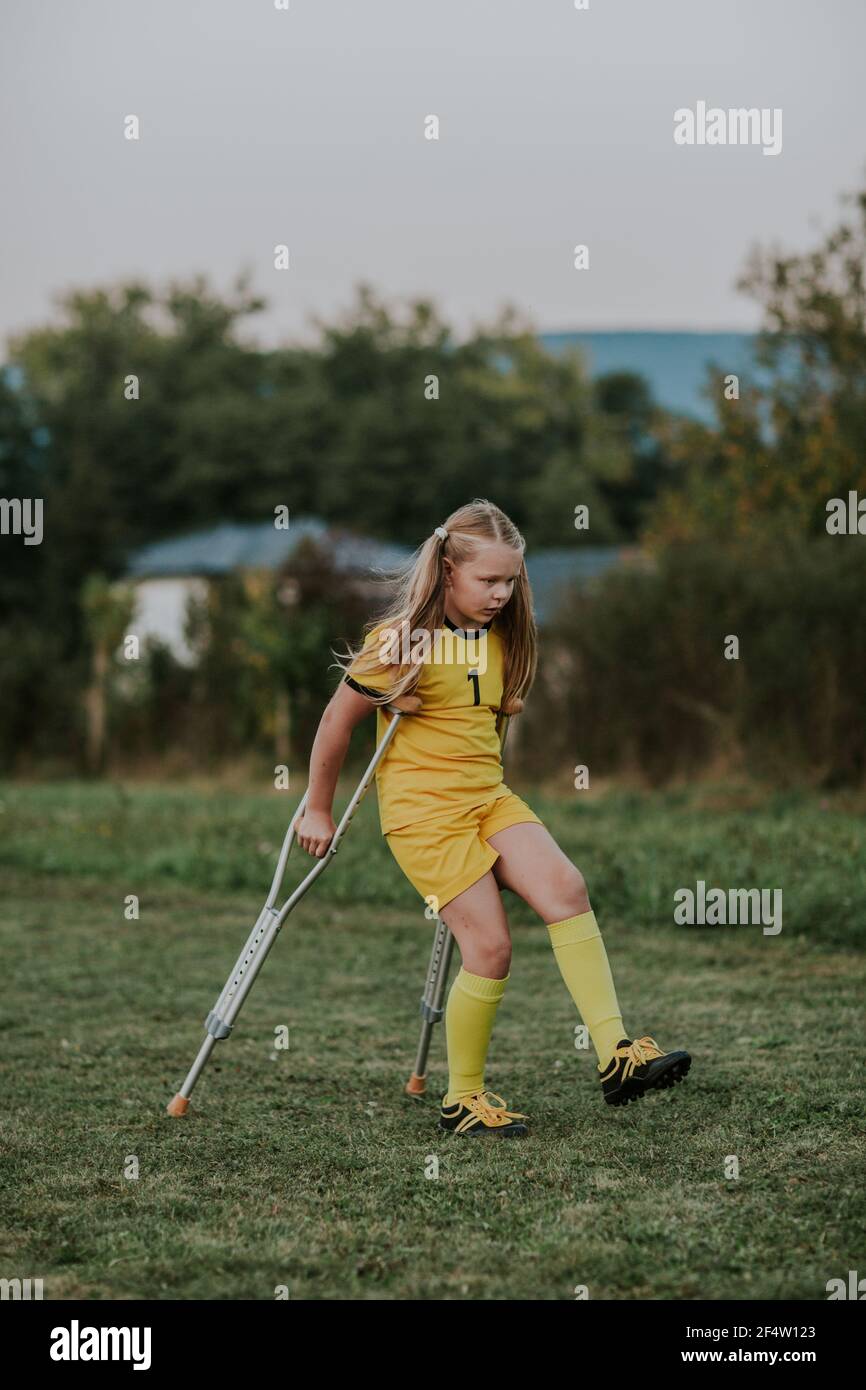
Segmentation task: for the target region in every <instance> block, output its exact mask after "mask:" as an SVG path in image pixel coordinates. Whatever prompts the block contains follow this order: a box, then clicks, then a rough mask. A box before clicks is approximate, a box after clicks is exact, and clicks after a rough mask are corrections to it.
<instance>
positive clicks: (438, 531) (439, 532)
mask: <svg viewBox="0 0 866 1390" xmlns="http://www.w3.org/2000/svg"><path fill="white" fill-rule="evenodd" d="M433 534H434V536H438V537H439V539H440V540H443V541H447V539H448V532H447V531H446V530H445V527H444V526H437V527H435V529H434V531H433Z"/></svg>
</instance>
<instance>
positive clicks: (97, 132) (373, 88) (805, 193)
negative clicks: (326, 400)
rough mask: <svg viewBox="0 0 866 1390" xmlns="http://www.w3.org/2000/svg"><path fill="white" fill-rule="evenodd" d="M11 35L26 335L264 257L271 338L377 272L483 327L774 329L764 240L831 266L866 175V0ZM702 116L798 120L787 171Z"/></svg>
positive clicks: (303, 14) (784, 152)
mask: <svg viewBox="0 0 866 1390" xmlns="http://www.w3.org/2000/svg"><path fill="white" fill-rule="evenodd" d="M0 24H2V44H0V53H2V57H0V102H2V164H3V179H2V189H3V194H4V199H3V202H4V209H3V216H2V223H0V226H2V231H0V238H2V256H0V276H2V281H0V335H2V338H3V340H4V345H5V338H6V335H7V334H8V333H9V332H10V331H17V330H19V329H22V328H25V327H28V326H35V325H37V324H40V323H44V322H46V321H50V320H51V319H52V318H53V317H55V315H56V311H55V309H54V307H53V296H54V295H55V294H56V292H58V291H60V290H63V289H66V288H69V287H80V288H85V287H95V286H97V285H99V286H109V285H111V284H112V283H115V282H116V281H117V280H118V279H120V278H121V277H124V276H129V275H137V276H141V277H145V278H146V279H147V280H148V281H150V282H151V283H152V284H153V285H154V286H155V287H160V286H164V285H165V284H166V283H167V281H168V279H169V278H171V277H185V276H189V275H192V274H194V273H195V272H197V271H204V272H206V273H207V274H208V276H209V277H210V279H211V283H212V285H213V286H214V287H215V288H216V289H217V290H218V291H220V292H228V291H229V289H230V286H231V284H232V281H233V280H234V278H235V276H236V275H237V273H238V272H239V271H240V270H241V269H246V268H248V269H250V270H251V271H252V276H253V279H252V284H253V288H254V289H256V290H257V291H259V292H260V293H261V294H263V295H264V296H265V297H266V298H267V299H268V300H269V303H270V305H271V308H270V310H269V312H268V313H267V314H266V315H264V314H263V315H260V316H258V317H257V318H256V319H255V320H253V321H251V322H250V324H249V325H248V327H247V329H246V330H245V334H244V336H246V337H248V338H251V339H252V338H255V339H257V340H258V341H260V342H262V343H264V344H268V345H272V344H276V343H280V342H302V341H309V340H310V338H311V335H312V329H311V326H310V323H309V321H308V315H310V314H312V313H315V314H317V315H321V316H324V317H329V316H333V315H338V314H340V313H342V312H343V311H345V310H346V309H347V308H348V306H349V305H350V303H351V302H352V300H353V298H354V286H355V285H356V284H357V282H358V281H360V280H362V279H364V280H368V281H370V282H371V283H372V284H373V285H374V286H375V287H376V289H377V290H378V291H379V292H381V293H382V294H383V295H385V296H386V297H387V298H389V300H395V301H399V300H405V299H406V298H407V297H411V296H416V295H421V294H423V295H426V296H429V297H432V298H433V299H434V300H435V301H436V303H437V304H438V305H439V306H440V308H441V310H442V311H443V313H444V314H445V316H446V317H447V318H448V319H449V320H450V321H451V322H452V323H453V325H454V326H455V328H456V330H457V332H458V335H462V334H463V333H465V332H467V331H469V330H471V328H472V326H473V325H474V324H477V323H481V322H483V321H489V320H490V318H491V317H492V316H493V315H494V314H495V313H496V312H497V311H498V309H499V308H500V307H501V306H502V305H503V304H504V303H505V302H506V301H507V300H510V301H511V302H512V303H514V304H516V305H517V306H519V307H520V308H521V309H522V310H523V311H524V312H525V313H526V314H527V315H528V316H529V318H530V320H531V322H532V323H533V325H534V326H535V327H536V328H537V329H538V330H539V331H550V330H567V329H580V330H588V329H598V328H696V329H723V328H729V329H736V328H742V329H751V328H755V327H757V326H758V322H759V310H758V307H757V305H756V304H754V303H753V301H751V300H750V299H748V298H746V297H745V296H743V295H741V294H738V293H737V292H736V290H735V289H734V280H735V278H736V276H737V274H738V273H739V271H740V270H741V269H742V266H743V261H744V257H745V254H746V252H747V250H748V248H749V246H750V245H751V244H752V243H753V242H755V241H760V242H761V243H763V244H765V245H769V244H771V243H772V242H773V241H779V240H780V241H781V244H782V245H784V246H785V248H786V249H789V250H802V249H807V248H811V247H812V246H813V245H814V244H815V242H816V240H817V238H818V235H819V233H820V231H821V230H823V229H827V228H829V227H831V226H833V225H835V223H836V221H837V219H838V217H839V215H840V213H841V211H842V208H841V205H840V203H839V201H838V199H839V195H840V194H841V193H842V192H846V191H852V190H854V189H857V188H860V187H861V186H863V184H864V183H866V174H864V171H866V119H864V116H866V83H864V81H863V63H864V52H866V0H821V2H820V3H816V2H815V0H658V2H657V3H653V0H589V9H588V10H587V11H579V10H577V9H575V7H574V0H430V3H420V0H371V3H364V2H363V0H290V4H289V8H288V10H287V11H285V12H284V11H280V10H277V9H275V7H274V3H273V0H137V3H132V0H0ZM699 101H705V102H706V103H707V104H708V105H709V106H718V107H721V108H723V109H725V110H727V109H728V108H732V107H740V106H745V107H757V108H767V110H768V111H770V110H772V109H774V108H781V110H782V149H781V153H779V154H778V155H777V156H771V155H765V154H764V153H763V151H762V148H761V147H760V146H756V145H727V146H709V145H703V146H697V145H693V146H678V145H677V144H675V142H674V139H673V130H674V111H675V110H676V109H678V108H682V107H691V108H692V109H694V108H696V105H697V103H698V102H699ZM130 114H132V115H135V116H137V117H138V118H139V121H140V125H141V130H140V139H139V140H138V141H129V140H127V139H125V138H124V132H123V122H124V119H125V117H127V116H128V115H130ZM429 115H435V116H437V117H438V119H439V122H440V138H439V139H438V140H437V141H431V140H427V139H425V138H424V121H425V118H426V117H428V116H429ZM279 243H285V244H286V245H287V246H288V247H289V257H290V264H289V269H288V270H286V271H281V270H277V269H275V268H274V247H275V245H277V244H279ZM578 243H585V244H587V245H588V246H589V250H590V268H589V270H588V271H577V270H575V269H574V268H573V248H574V246H575V245H576V244H578Z"/></svg>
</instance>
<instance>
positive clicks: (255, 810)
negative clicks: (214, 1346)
mask: <svg viewBox="0 0 866 1390" xmlns="http://www.w3.org/2000/svg"><path fill="white" fill-rule="evenodd" d="M512 785H514V786H515V790H519V791H520V793H521V794H522V795H524V796H526V797H527V799H529V800H530V801H531V803H532V805H533V806H534V807H535V809H536V810H537V811H538V813H539V814H540V815H542V817H543V818H544V820H545V823H546V824H547V825H548V826H549V828H550V830H551V831H552V833H553V834H554V835H555V836H556V838H557V839H558V841H559V842H560V844H562V846H563V847H564V848H565V850H566V851H567V853H569V855H570V856H571V858H572V859H573V860H574V862H575V863H576V864H578V865H579V866H580V868H581V869H582V870H583V872H584V874H585V876H586V878H587V881H588V884H589V888H590V894H591V897H592V901H593V906H594V908H595V910H596V913H597V916H598V920H599V924H600V926H601V930H602V933H603V936H604V939H605V943H606V945H607V950H608V954H609V957H610V960H611V964H612V967H613V972H614V978H615V981H616V985H617V991H618V995H619V999H620V1003H621V1005H622V1006H623V1013H624V1018H625V1022H626V1026H627V1027H628V1029H629V1030H630V1031H631V1033H632V1034H633V1035H635V1036H639V1035H641V1034H643V1033H651V1034H652V1035H653V1036H655V1037H656V1038H658V1040H659V1042H660V1043H661V1045H662V1046H663V1047H666V1048H669V1049H670V1048H675V1047H687V1048H688V1049H689V1051H691V1053H692V1055H693V1058H694V1061H693V1066H692V1072H691V1074H690V1076H689V1078H688V1079H687V1080H686V1082H685V1083H683V1084H681V1085H680V1086H678V1087H676V1088H675V1089H674V1090H673V1091H668V1092H664V1093H661V1094H657V1095H651V1096H648V1097H646V1098H645V1099H644V1100H643V1101H641V1102H639V1103H638V1104H636V1105H631V1106H628V1107H626V1108H625V1109H624V1110H614V1109H612V1108H611V1107H608V1106H606V1105H604V1103H603V1102H602V1099H601V1094H600V1088H599V1085H598V1082H597V1080H596V1072H595V1057H594V1054H593V1053H592V1052H586V1051H581V1052H578V1051H576V1050H575V1047H574V1038H573V1030H574V1025H575V1023H576V1022H577V1021H578V1016H577V1014H576V1012H575V1010H574V1006H573V1004H572V1002H571V999H570V998H569V996H568V994H567V992H566V990H565V987H564V985H563V983H562V980H561V978H560V976H559V972H558V970H557V968H556V965H555V962H554V958H553V955H552V952H551V949H550V946H549V943H548V938H547V932H546V930H545V928H544V926H543V925H542V924H541V923H540V922H539V921H538V920H537V919H536V918H534V916H533V914H532V913H531V912H530V910H529V909H528V908H527V907H526V905H525V904H524V903H522V902H521V901H519V900H518V899H516V898H514V897H513V896H512V895H511V894H506V895H505V902H506V909H507V912H508V915H509V920H510V922H511V924H512V928H513V938H514V958H513V963H512V967H511V970H512V974H511V981H510V983H509V987H508V991H507V993H506V996H505V1000H504V1002H503V1005H502V1006H501V1007H500V1010H499V1015H498V1018H497V1023H496V1028H495V1031H494V1034H493V1041H492V1045H491V1051H490V1057H489V1064H488V1070H487V1078H486V1080H487V1085H488V1086H489V1087H490V1088H491V1089H493V1090H494V1091H498V1092H499V1093H500V1094H501V1095H503V1096H504V1097H505V1099H506V1100H507V1101H508V1104H509V1107H510V1108H512V1109H517V1110H521V1111H523V1112H525V1113H528V1115H529V1116H530V1125H531V1132H530V1135H529V1136H528V1137H527V1138H526V1139H524V1140H522V1141H520V1140H516V1141H513V1142H508V1143H504V1142H502V1141H498V1142H497V1141H496V1140H495V1139H492V1138H489V1139H486V1140H484V1141H480V1142H478V1143H473V1142H470V1141H462V1140H460V1139H458V1138H456V1137H454V1136H450V1135H443V1134H442V1133H441V1132H440V1131H438V1130H437V1128H436V1119H437V1107H438V1100H439V1097H440V1096H441V1093H442V1091H443V1090H444V1088H445V1085H446V1083H447V1073H446V1068H445V1060H444V1058H445V1051H444V1048H445V1039H444V1028H442V1027H438V1028H437V1029H436V1030H435V1032H434V1039H433V1046H432V1051H431V1059H430V1075H429V1094H428V1097H427V1098H425V1099H424V1100H422V1101H413V1100H410V1099H409V1098H407V1097H406V1096H405V1095H404V1094H403V1083H404V1081H405V1080H406V1077H407V1075H408V1073H409V1071H410V1069H411V1065H412V1061H413V1057H414V1050H415V1045H416V1041H417V1035H418V1028H419V1018H418V999H419V996H420V992H421V987H422V984H423V976H424V972H425V969H426V965H427V959H428V954H429V949H430V943H431V939H432V930H433V928H432V924H431V923H430V922H428V921H426V920H425V918H424V915H423V910H422V909H423V904H421V901H420V899H419V898H418V897H417V895H416V894H415V892H414V890H413V889H412V887H411V886H410V885H409V883H408V882H407V881H406V880H405V879H404V878H403V876H402V874H401V872H400V870H399V869H398V867H397V865H396V864H395V862H394V861H393V860H392V859H391V857H390V854H389V852H388V849H387V846H386V845H385V844H384V842H383V841H382V839H381V836H380V834H379V827H378V820H377V816H376V808H375V799H374V794H373V793H371V794H370V795H369V797H368V798H367V800H366V801H365V803H364V805H363V806H362V808H361V810H360V811H359V813H358V815H357V816H356V818H355V821H354V822H353V825H352V827H351V830H350V833H349V835H348V836H347V839H346V841H345V842H344V845H343V847H342V848H341V850H340V853H339V855H338V857H337V859H336V861H335V862H334V864H333V865H331V866H330V868H329V869H328V871H327V872H326V873H325V875H324V876H323V878H322V879H321V880H320V881H319V883H318V884H317V885H316V886H315V887H314V888H313V890H312V891H311V892H310V894H309V895H308V896H307V897H306V898H305V899H304V900H303V902H302V903H301V904H300V906H299V907H298V909H297V910H296V912H295V913H293V914H292V916H291V917H290V919H289V921H288V923H287V926H286V928H285V929H284V931H283V933H282V935H281V937H280V939H279V940H278V942H277V944H276V946H275V948H274V952H273V954H272V955H271V957H270V959H269V960H268V962H267V964H266V965H265V967H264V970H263V973H262V975H261V976H260V978H259V980H258V982H257V983H256V986H255V989H254V990H253V992H252V994H251V996H250V999H249V1001H248V1003H247V1005H246V1006H245V1009H244V1011H243V1013H242V1015H241V1018H240V1022H239V1024H238V1025H237V1028H236V1031H235V1034H234V1036H233V1037H232V1038H231V1039H230V1040H229V1041H228V1042H225V1043H222V1044H220V1045H219V1046H218V1048H217V1050H216V1051H215V1053H214V1055H213V1057H212V1059H211V1063H210V1065H209V1067H208V1068H207V1070H206V1071H205V1074H204V1077H203V1079H202V1081H201V1082H200V1084H199V1086H198V1088H197V1090H196V1092H195V1094H194V1097H193V1103H192V1107H191V1109H190V1113H189V1114H188V1115H187V1116H186V1117H185V1118H184V1119H180V1120H175V1119H170V1118H169V1117H168V1116H167V1115H166V1114H165V1109H164V1108H165V1104H166V1102H167V1101H168V1100H169V1099H170V1098H171V1096H172V1095H173V1094H174V1092H175V1091H176V1090H177V1088H178V1086H179V1084H180V1082H181V1081H182V1079H183V1076H184V1074H185V1072H186V1070H187V1068H188V1066H189V1064H190V1063H191V1062H192V1060H193V1057H194V1056H195V1053H196V1052H197V1050H198V1047H199V1045H200V1042H201V1040H202V1038H203V1036H204V1033H203V1020H204V1018H205V1015H206V1014H207V1012H208V1010H209V1009H210V1008H211V1006H212V1004H213V1002H214V1000H215V998H216V995H217V994H218V992H219V990H220V988H221V986H222V984H223V982H224V980H225V977H226V975H227V973H228V970H229V969H230V967H231V965H232V964H233V962H234V959H235V957H236V955H237V953H238V951H239V949H240V947H241V945H242V944H243V939H244V937H245V935H246V932H247V931H248V929H249V927H250V926H251V925H252V922H253V921H254V919H255V917H256V915H257V913H258V910H259V908H260V906H261V904H262V902H263V900H264V897H265V894H266V891H267V887H268V884H269V882H270V877H271V873H272V869H273V864H274V861H275V855H276V851H277V848H278V846H279V843H280V840H281V838H282V833H283V829H284V826H285V824H286V821H287V818H288V813H289V811H290V810H291V809H294V806H295V805H296V804H297V800H298V797H299V795H300V793H299V792H298V793H293V794H292V796H291V797H287V795H286V794H285V793H284V794H282V795H279V794H277V793H273V794H271V795H269V796H261V795H254V794H250V793H248V794H243V793H242V792H239V791H236V790H231V791H229V790H223V791H220V790H218V789H214V788H207V787H193V786H189V787H186V788H178V789H168V788H166V787H160V786H147V785H133V784H126V785H123V786H121V785H117V784H106V785H91V786H87V785H83V784H80V783H68V782H66V783H56V784H52V785H40V784H32V785H27V786H24V785H9V784H6V785H4V786H2V787H0V874H2V882H3V892H2V903H0V930H2V937H3V947H4V950H3V959H4V962H5V975H6V980H5V989H4V991H3V1003H2V1012H0V1030H2V1062H0V1064H2V1075H3V1092H4V1097H5V1102H6V1103H5V1105H4V1112H5V1115H4V1120H3V1139H2V1146H3V1184H4V1188H5V1192H4V1201H3V1210H4V1213H5V1216H4V1217H3V1229H2V1237H0V1240H2V1245H0V1255H2V1258H0V1275H3V1276H5V1277H8V1278H12V1277H15V1276H16V1275H17V1276H18V1277H21V1278H25V1277H28V1276H29V1277H31V1278H34V1277H35V1278H38V1277H41V1278H43V1279H44V1281H45V1283H44V1288H45V1297H46V1298H54V1299H68V1298H91V1299H127V1298H157V1299H172V1298H181V1299H271V1298H273V1297H274V1291H275V1289H276V1288H277V1287H278V1286H280V1285H286V1286H287V1287H288V1290H289V1296H290V1297H291V1298H302V1299H343V1298H352V1299H359V1298H360V1299H365V1298H372V1299H413V1298H414V1299H510V1298H523V1299H572V1298H574V1296H575V1293H574V1290H575V1287H576V1286H578V1285H587V1286H588V1289H589V1295H590V1297H591V1298H593V1299H604V1298H608V1299H638V1298H639V1299H723V1298H734V1299H752V1298H770V1299H806V1300H808V1299H819V1300H821V1299H824V1298H826V1292H825V1285H826V1282H827V1280H828V1279H830V1278H833V1277H837V1276H838V1277H843V1278H845V1277H847V1272H848V1270H849V1269H859V1270H860V1272H861V1274H862V1272H863V1270H864V1269H866V1248H864V1235H863V1232H864V1209H866V1201H864V1194H863V1182H862V1171H863V1154H864V1131H866V1122H864V1072H863V1061H862V1046H861V1044H862V1018H863V986H864V975H866V970H864V960H863V944H864V930H866V929H864V913H863V906H862V905H863V902H864V891H866V823H864V818H863V816H862V811H861V808H860V807H858V806H856V805H855V804H853V803H851V802H849V803H847V804H846V802H845V800H844V799H843V798H840V797H831V798H824V799H823V800H822V799H819V798H813V797H798V796H795V795H791V796H785V797H763V796H761V795H759V794H757V793H754V792H751V791H748V790H746V789H743V788H740V789H737V788H726V787H710V788H705V789H703V790H701V791H681V792H677V793H668V794H664V795H657V796H653V797H648V796H644V795H642V794H637V793H624V792H611V793H609V794H608V795H605V796H593V798H592V799H591V800H590V799H583V800H578V799H577V798H575V800H574V801H571V802H566V801H563V800H561V799H553V798H551V797H548V796H544V795H542V794H541V793H534V792H533V789H532V788H531V787H526V786H517V785H516V784H512ZM347 790H348V784H347V786H345V787H344V788H343V789H342V796H340V797H338V801H337V804H338V806H340V805H342V804H344V797H345V794H346V792H347ZM311 863H312V861H311V860H309V859H308V857H307V856H305V855H299V856H298V858H297V859H296V858H295V857H294V856H293V859H292V861H291V863H290V869H289V874H288V875H287V882H288V881H291V882H292V883H294V882H297V881H298V879H299V878H300V876H301V873H302V871H304V870H305V869H306V868H308V867H309V866H310V865H311ZM698 879H703V880H705V882H707V884H708V885H718V886H723V887H746V888H748V887H767V888H782V889H783V893H784V925H783V929H782V931H781V933H780V934H779V935H778V936H765V935H763V933H762V931H761V928H760V926H757V925H755V926H747V925H744V926H735V927H679V926H676V925H675V924H674V922H673V894H674V892H675V890H676V889H677V888H680V887H694V885H695V882H696V880H698ZM130 894H134V895H136V896H137V897H138V899H139V902H140V916H139V919H138V920H127V918H126V917H125V915H124V902H125V899H126V898H127V895H130ZM283 1025H285V1026H286V1027H287V1028H288V1030H289V1047H288V1049H287V1050H279V1051H277V1050H275V1047H274V1037H275V1033H274V1030H275V1029H278V1028H280V1027H281V1026H283ZM732 1155H733V1156H736V1158H737V1159H738V1161H739V1177H738V1178H730V1177H728V1176H726V1167H725V1165H726V1161H727V1160H728V1158H729V1156H732ZM434 1159H435V1160H436V1161H438V1176H435V1177H430V1176H428V1174H429V1173H430V1172H431V1170H432V1169H433V1167H434ZM134 1162H135V1163H137V1176H135V1177H133V1176H129V1174H130V1173H131V1172H133V1171H135V1170H134V1168H133V1166H132V1165H133V1163H134Z"/></svg>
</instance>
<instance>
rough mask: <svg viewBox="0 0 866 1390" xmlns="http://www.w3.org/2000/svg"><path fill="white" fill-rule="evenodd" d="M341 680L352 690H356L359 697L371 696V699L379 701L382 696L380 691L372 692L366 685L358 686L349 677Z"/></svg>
mask: <svg viewBox="0 0 866 1390" xmlns="http://www.w3.org/2000/svg"><path fill="white" fill-rule="evenodd" d="M343 679H344V680H345V682H346V684H347V685H350V686H351V687H352V689H353V690H357V692H358V694H359V695H372V697H373V698H374V699H375V700H378V699H380V698H381V696H382V693H383V692H382V691H381V690H373V689H372V688H371V687H370V686H368V685H359V684H358V682H357V681H356V680H354V679H353V678H352V677H351V676H344V677H343Z"/></svg>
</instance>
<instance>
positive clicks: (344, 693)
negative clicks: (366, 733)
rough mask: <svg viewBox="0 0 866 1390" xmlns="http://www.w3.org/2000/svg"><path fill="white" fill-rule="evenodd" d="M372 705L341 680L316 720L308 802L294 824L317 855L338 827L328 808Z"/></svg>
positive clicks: (307, 847) (300, 839) (303, 844)
mask: <svg viewBox="0 0 866 1390" xmlns="http://www.w3.org/2000/svg"><path fill="white" fill-rule="evenodd" d="M374 709H375V705H374V704H373V703H372V701H371V700H368V699H367V697H366V695H359V694H358V691H357V690H353V689H352V687H351V686H350V685H347V684H346V682H345V680H342V681H341V682H340V684H339V685H338V686H337V689H336V690H335V691H334V694H333V695H332V697H331V700H330V702H329V704H328V705H326V706H325V712H324V714H323V715H322V718H321V720H320V721H319V727H318V730H317V732H316V737H315V739H314V740H313V747H312V749H311V751H310V777H309V782H308V784H307V785H308V795H307V804H306V807H305V809H304V814H303V815H302V816H301V817H300V819H299V820H298V821H297V822H296V825H295V834H296V836H297V840H298V844H299V845H300V846H301V848H302V849H305V850H306V851H307V853H308V854H312V855H314V856H315V857H316V858H317V859H320V858H321V857H322V855H323V854H325V853H326V852H327V849H328V845H329V844H330V843H331V840H332V839H333V838H334V833H335V831H336V829H337V826H336V824H335V822H334V818H333V815H332V813H331V808H332V806H333V802H334V792H335V791H336V787H337V779H338V777H339V775H340V769H341V767H342V766H343V762H344V760H345V757H346V753H347V751H348V747H349V742H350V740H351V737H352V730H353V729H354V728H355V725H356V724H360V722H361V720H362V719H363V718H364V717H365V715H368V714H370V713H372V711H373V710H374Z"/></svg>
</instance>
